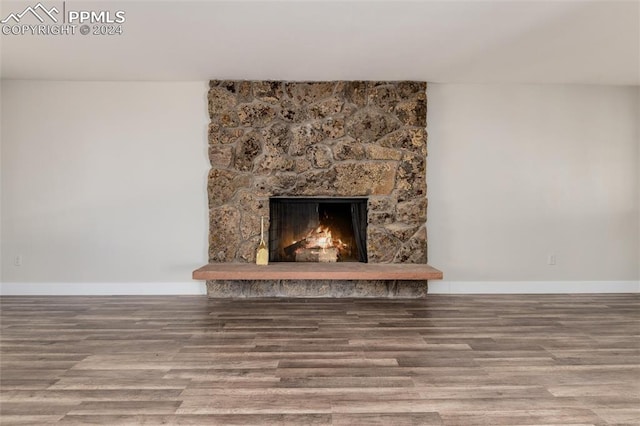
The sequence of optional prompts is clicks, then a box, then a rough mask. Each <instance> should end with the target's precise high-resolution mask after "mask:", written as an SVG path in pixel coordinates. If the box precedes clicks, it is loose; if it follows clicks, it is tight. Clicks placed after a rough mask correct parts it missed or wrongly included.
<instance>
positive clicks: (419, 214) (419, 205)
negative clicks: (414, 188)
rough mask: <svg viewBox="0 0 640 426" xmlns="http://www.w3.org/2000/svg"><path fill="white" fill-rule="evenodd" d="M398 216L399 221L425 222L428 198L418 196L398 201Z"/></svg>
mask: <svg viewBox="0 0 640 426" xmlns="http://www.w3.org/2000/svg"><path fill="white" fill-rule="evenodd" d="M396 217H397V219H398V222H404V223H421V224H422V223H425V222H426V220H427V199H426V198H418V199H415V200H411V201H405V202H403V203H398V205H397V206H396Z"/></svg>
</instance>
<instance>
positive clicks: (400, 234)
mask: <svg viewBox="0 0 640 426" xmlns="http://www.w3.org/2000/svg"><path fill="white" fill-rule="evenodd" d="M421 227H424V224H420V223H413V224H406V223H398V222H396V223H391V224H389V225H385V226H384V228H385V229H386V230H387V231H389V232H390V233H391V235H393V236H394V237H396V238H397V239H398V240H400V241H408V240H409V239H410V238H411V237H412V236H414V235H415V234H416V232H418V229H420V228H421Z"/></svg>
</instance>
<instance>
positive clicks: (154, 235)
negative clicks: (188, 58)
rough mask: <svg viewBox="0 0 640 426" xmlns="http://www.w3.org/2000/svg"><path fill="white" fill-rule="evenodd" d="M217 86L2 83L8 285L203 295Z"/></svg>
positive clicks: (25, 289)
mask: <svg viewBox="0 0 640 426" xmlns="http://www.w3.org/2000/svg"><path fill="white" fill-rule="evenodd" d="M206 93H207V84H206V83H204V82H196V83H193V82H189V83H179V82H178V83H147V82H145V83H133V82H120V83H109V82H38V81H4V82H2V230H3V232H2V280H1V281H2V283H3V293H4V294H12V293H48V294H69V293H71V294H96V293H98V294H102V293H106V294H109V293H202V292H203V291H204V285H203V284H202V283H199V282H194V281H192V280H191V271H192V270H193V269H195V268H196V267H198V266H201V265H202V264H204V263H206V260H207V231H206V230H207V198H206V176H207V172H208V160H207V137H206V134H207V124H208V116H207V106H206V105H207V99H206ZM15 256H22V266H19V267H18V266H15V265H14V259H15Z"/></svg>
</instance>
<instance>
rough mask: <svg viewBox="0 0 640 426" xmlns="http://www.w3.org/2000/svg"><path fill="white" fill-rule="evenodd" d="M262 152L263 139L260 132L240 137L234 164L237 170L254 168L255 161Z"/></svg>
mask: <svg viewBox="0 0 640 426" xmlns="http://www.w3.org/2000/svg"><path fill="white" fill-rule="evenodd" d="M261 152H262V139H261V138H260V134H259V133H258V132H255V131H254V132H250V133H247V134H245V135H243V136H242V137H241V138H239V139H238V142H237V143H236V150H235V161H234V165H235V168H236V169H237V170H240V171H251V170H253V161H254V160H255V159H256V157H258V156H259V155H260V154H261Z"/></svg>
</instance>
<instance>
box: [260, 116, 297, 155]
mask: <svg viewBox="0 0 640 426" xmlns="http://www.w3.org/2000/svg"><path fill="white" fill-rule="evenodd" d="M262 137H263V139H264V145H265V148H268V149H272V150H275V151H278V152H281V153H286V152H288V151H289V145H290V144H291V137H292V134H291V131H290V129H289V125H288V124H285V123H280V122H276V123H274V124H272V125H271V126H269V127H267V128H265V129H264V130H263V131H262Z"/></svg>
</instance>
